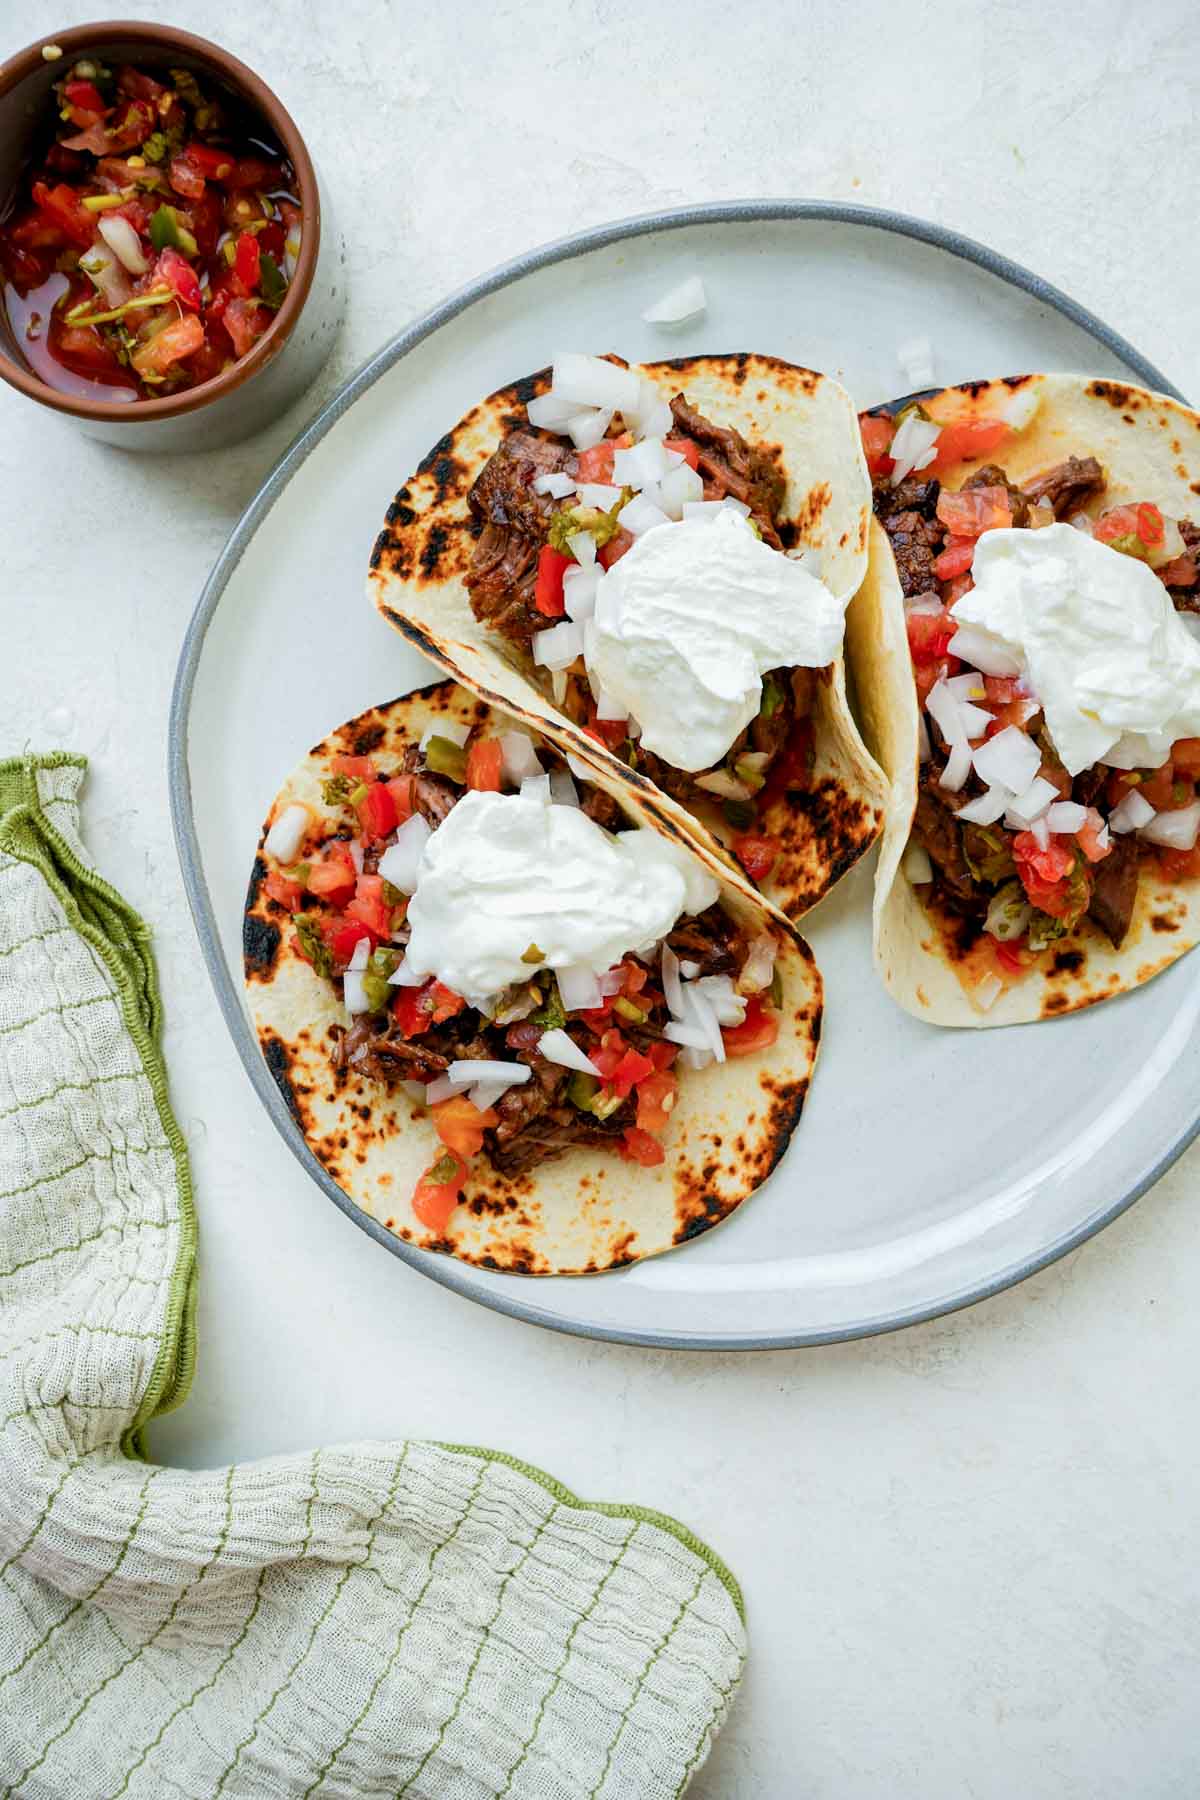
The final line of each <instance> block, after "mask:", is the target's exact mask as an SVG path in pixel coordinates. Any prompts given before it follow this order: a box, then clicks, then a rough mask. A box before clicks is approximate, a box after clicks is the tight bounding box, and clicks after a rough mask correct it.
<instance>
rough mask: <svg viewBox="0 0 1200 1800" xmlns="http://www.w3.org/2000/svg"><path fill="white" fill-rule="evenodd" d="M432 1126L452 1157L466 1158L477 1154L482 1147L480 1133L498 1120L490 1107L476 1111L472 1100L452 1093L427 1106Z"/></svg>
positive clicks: (481, 1134) (463, 1095) (468, 1158)
mask: <svg viewBox="0 0 1200 1800" xmlns="http://www.w3.org/2000/svg"><path fill="white" fill-rule="evenodd" d="M429 1110H430V1115H431V1117H432V1119H433V1128H434V1130H435V1131H436V1132H437V1134H438V1136H439V1137H440V1138H441V1140H442V1142H443V1144H445V1146H446V1148H447V1149H448V1150H453V1151H454V1153H455V1155H456V1156H464V1157H466V1158H467V1160H468V1161H469V1160H470V1158H471V1157H472V1156H478V1154H479V1152H480V1151H481V1150H482V1149H483V1134H484V1132H485V1131H486V1130H487V1129H488V1127H489V1126H492V1125H495V1124H497V1123H498V1120H497V1117H496V1114H495V1112H494V1110H493V1109H492V1108H491V1107H490V1106H489V1107H488V1108H487V1110H486V1111H485V1112H480V1111H479V1109H478V1107H477V1106H476V1105H475V1102H474V1101H473V1100H468V1098H467V1096H466V1095H465V1094H453V1095H452V1096H451V1097H450V1099H449V1100H440V1101H439V1102H438V1103H437V1105H436V1106H432V1107H430V1109H429Z"/></svg>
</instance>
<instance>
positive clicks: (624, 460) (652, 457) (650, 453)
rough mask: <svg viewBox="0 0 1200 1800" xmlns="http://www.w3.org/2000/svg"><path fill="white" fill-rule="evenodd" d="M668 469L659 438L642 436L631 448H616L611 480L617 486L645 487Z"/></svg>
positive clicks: (661, 476)
mask: <svg viewBox="0 0 1200 1800" xmlns="http://www.w3.org/2000/svg"><path fill="white" fill-rule="evenodd" d="M669 470H670V464H669V463H668V462H667V457H666V452H665V451H664V449H663V443H662V439H661V438H643V439H642V441H641V442H640V443H639V444H635V445H634V446H633V448H632V449H631V450H617V451H616V452H615V453H614V455H613V480H614V481H615V482H616V483H617V484H618V486H619V487H631V488H644V487H647V486H648V485H649V483H650V482H652V481H656V482H657V481H661V480H662V479H663V476H664V475H666V474H667V473H668V472H669ZM701 491H703V489H702V490H701Z"/></svg>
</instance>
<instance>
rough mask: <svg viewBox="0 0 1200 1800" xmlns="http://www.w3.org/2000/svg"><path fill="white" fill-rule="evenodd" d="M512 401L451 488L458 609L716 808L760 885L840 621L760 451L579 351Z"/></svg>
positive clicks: (803, 755) (560, 696)
mask: <svg viewBox="0 0 1200 1800" xmlns="http://www.w3.org/2000/svg"><path fill="white" fill-rule="evenodd" d="M526 410H527V413H528V426H527V427H526V426H522V427H519V428H516V429H514V430H512V431H510V433H509V434H508V436H507V437H505V438H504V439H503V441H502V442H501V443H500V445H499V446H498V448H497V449H496V451H495V452H494V454H493V455H492V456H491V458H490V460H489V461H488V462H487V463H486V465H485V466H484V468H483V469H482V470H481V472H480V474H479V475H478V477H477V478H476V480H475V482H474V485H473V487H472V489H471V493H470V505H471V509H472V513H473V515H474V519H475V526H476V530H477V532H478V536H477V540H476V543H475V548H474V553H473V557H472V561H471V567H470V570H469V572H468V574H467V576H466V587H467V590H468V593H469V596H470V602H471V607H472V610H473V612H474V614H475V617H476V618H477V619H478V620H479V621H480V622H481V623H482V624H484V625H486V626H487V627H489V628H490V629H492V630H495V631H497V632H499V633H501V634H502V635H503V636H504V637H506V638H507V639H508V640H509V641H510V642H511V643H512V644H513V645H515V646H516V647H517V648H518V649H519V650H521V651H522V652H524V653H527V654H529V655H530V656H531V657H532V660H533V662H534V664H535V665H537V667H538V668H540V669H541V670H542V671H544V672H545V673H546V675H547V676H548V677H549V681H550V687H551V690H552V692H553V697H554V699H555V701H556V703H557V704H558V705H559V706H560V707H561V708H562V710H563V711H564V712H565V713H566V714H567V715H568V716H569V717H570V718H571V720H572V721H573V722H574V723H575V724H577V725H578V726H580V727H581V728H582V729H583V730H584V731H585V732H586V733H588V734H589V735H590V736H592V737H593V738H595V739H596V740H597V741H599V742H601V743H603V744H605V745H606V746H607V747H608V748H609V749H610V750H612V751H613V752H614V754H615V755H616V756H617V757H619V758H620V759H621V760H622V761H623V762H625V763H626V764H627V765H628V766H629V767H630V768H632V769H636V770H638V771H639V772H640V773H641V774H643V775H644V776H646V777H647V778H648V779H649V780H650V781H652V782H653V783H654V784H655V785H656V786H657V787H658V788H660V789H661V790H662V791H663V792H665V793H667V794H669V795H671V796H672V797H673V798H674V799H675V800H677V801H679V802H680V803H682V804H683V805H685V806H688V807H693V806H696V805H707V806H715V807H719V808H720V809H721V811H722V813H723V816H724V822H725V825H726V826H727V827H728V828H729V831H730V832H731V833H732V834H733V835H732V836H731V838H730V839H729V843H730V848H731V849H732V850H733V852H734V854H735V855H736V857H737V858H738V861H739V862H740V863H741V865H742V867H743V868H744V869H745V871H746V873H747V874H748V875H749V876H750V877H751V879H752V880H754V881H757V882H762V881H764V880H765V879H766V878H767V877H768V876H769V875H770V873H771V870H772V869H773V867H774V866H775V864H776V862H777V860H778V857H779V853H780V846H779V844H778V842H777V841H776V840H775V839H774V838H773V837H772V836H770V835H769V834H768V832H767V830H766V828H765V826H764V823H763V818H764V816H765V813H766V811H767V809H768V808H769V807H770V806H771V805H772V804H773V803H774V802H775V801H776V800H778V799H779V798H780V797H781V796H782V795H784V794H786V793H788V792H790V791H794V790H798V789H803V788H805V787H806V786H807V785H808V782H809V778H810V774H811V770H812V765H813V755H814V729H813V719H812V713H813V706H814V699H815V690H816V680H817V675H816V671H817V670H818V669H820V668H825V667H827V666H828V665H829V664H830V663H831V662H832V660H833V659H834V657H835V656H836V655H837V653H838V651H839V649H840V647H841V641H842V627H843V606H842V604H841V603H840V602H839V601H838V600H836V599H835V598H834V596H833V595H832V594H831V593H830V592H829V590H828V589H827V588H826V587H824V586H823V585H822V583H821V581H820V580H819V579H818V575H819V568H820V560H821V559H820V556H819V553H818V552H816V551H814V550H812V549H807V550H806V549H801V548H799V547H797V546H795V545H794V542H793V540H794V536H795V533H794V528H793V527H791V526H790V525H789V524H788V523H787V522H785V521H784V520H783V519H782V517H781V509H782V506H783V501H784V496H785V492H786V480H785V476H784V472H783V470H782V469H781V467H780V464H779V461H778V459H777V455H776V454H775V453H774V452H773V451H772V450H771V449H770V448H768V447H767V446H765V445H761V444H752V443H749V442H747V440H746V439H745V438H744V437H743V436H742V435H741V433H740V432H738V431H737V430H735V429H734V428H732V427H730V426H722V425H717V424H714V423H713V422H712V421H711V420H709V419H707V418H706V417H705V416H704V415H703V414H702V413H701V412H699V411H698V410H697V409H696V408H695V407H694V406H692V405H691V404H689V402H688V400H687V398H686V396H685V395H684V394H683V393H677V394H676V395H675V396H674V397H673V398H672V399H671V400H670V401H669V402H668V401H666V400H665V399H664V398H663V397H662V395H661V394H660V393H659V390H658V389H657V388H656V387H655V386H654V384H653V383H651V382H649V381H647V380H645V379H644V378H642V377H639V376H638V375H637V374H636V373H635V372H634V371H631V370H628V369H624V368H621V367H619V366H618V365H616V364H614V363H610V362H608V361H606V360H604V359H602V358H598V357H588V356H566V357H560V358H559V359H558V360H557V361H556V363H555V365H554V383H553V385H552V386H551V388H550V390H549V392H547V393H545V394H542V395H539V396H538V397H537V398H536V399H533V400H531V401H529V402H528V405H527V409H526ZM789 551H790V554H789ZM814 564H816V565H817V567H816V572H814V568H813V565H814Z"/></svg>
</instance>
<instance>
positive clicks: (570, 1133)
mask: <svg viewBox="0 0 1200 1800" xmlns="http://www.w3.org/2000/svg"><path fill="white" fill-rule="evenodd" d="M509 1091H510V1093H511V1091H512V1090H511V1089H510V1090H509ZM522 1091H523V1090H522ZM504 1097H505V1099H506V1100H507V1098H508V1095H507V1094H506V1095H505V1096H504ZM628 1124H629V1117H628V1111H627V1109H626V1108H625V1107H621V1109H620V1110H619V1111H618V1112H616V1113H614V1114H613V1116H612V1118H611V1119H594V1118H592V1117H590V1116H589V1115H588V1114H587V1113H581V1112H580V1111H579V1110H578V1108H577V1107H574V1106H572V1105H571V1104H570V1103H569V1102H568V1103H567V1104H566V1105H564V1106H552V1107H549V1108H548V1109H546V1110H545V1111H544V1112H542V1113H539V1114H538V1116H537V1117H536V1118H533V1119H531V1120H529V1121H528V1122H527V1124H526V1125H525V1128H524V1129H523V1130H522V1131H521V1132H519V1133H518V1134H517V1135H516V1136H515V1137H511V1138H509V1139H508V1140H507V1141H506V1142H501V1141H500V1140H499V1130H498V1128H497V1130H496V1131H489V1132H487V1133H486V1134H485V1136H484V1140H483V1141H484V1148H485V1149H486V1151H487V1155H488V1159H489V1161H490V1162H491V1164H492V1166H493V1168H496V1169H498V1170H499V1171H500V1173H501V1174H502V1175H521V1174H524V1173H525V1171H526V1170H528V1169H532V1168H534V1167H536V1166H537V1164H538V1163H542V1162H548V1161H549V1160H550V1158H551V1157H555V1156H561V1155H562V1153H563V1151H564V1150H571V1149H574V1148H575V1147H576V1146H577V1145H584V1146H589V1145H595V1146H600V1147H602V1148H604V1149H609V1150H611V1149H613V1148H614V1147H615V1146H616V1145H617V1144H619V1143H620V1141H621V1136H622V1133H623V1132H624V1131H625V1129H626V1127H627V1126H628Z"/></svg>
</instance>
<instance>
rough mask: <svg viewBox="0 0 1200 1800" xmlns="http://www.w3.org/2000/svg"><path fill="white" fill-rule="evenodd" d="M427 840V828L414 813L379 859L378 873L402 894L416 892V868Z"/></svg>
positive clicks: (428, 834) (428, 835)
mask: <svg viewBox="0 0 1200 1800" xmlns="http://www.w3.org/2000/svg"><path fill="white" fill-rule="evenodd" d="M429 838H430V830H429V826H428V825H427V824H426V822H425V820H424V819H423V818H422V817H421V815H420V813H414V814H413V815H412V818H411V819H405V821H404V823H403V825H401V826H400V828H399V830H398V831H397V833H396V841H395V843H394V844H389V846H388V848H387V849H386V850H385V851H384V853H383V855H382V856H381V857H380V859H379V873H380V874H381V875H382V876H383V879H384V880H385V881H390V882H391V884H392V886H393V887H398V888H399V889H400V892H401V893H402V894H415V893H416V891H417V868H418V865H419V864H420V861H421V852H422V851H423V850H424V848H425V846H426V844H427V843H428V842H429Z"/></svg>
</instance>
